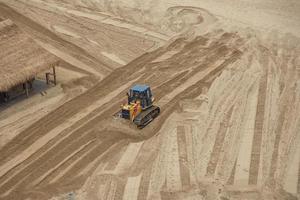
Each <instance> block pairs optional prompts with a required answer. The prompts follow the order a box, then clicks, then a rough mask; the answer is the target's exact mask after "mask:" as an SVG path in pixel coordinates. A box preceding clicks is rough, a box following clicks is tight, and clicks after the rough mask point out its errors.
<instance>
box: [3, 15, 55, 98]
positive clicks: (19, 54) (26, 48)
mask: <svg viewBox="0 0 300 200" xmlns="http://www.w3.org/2000/svg"><path fill="white" fill-rule="evenodd" d="M0 58H1V62H0V97H1V96H2V97H3V96H4V97H5V93H7V92H8V91H9V90H11V89H12V88H14V87H16V86H18V85H23V89H24V91H25V93H26V95H27V96H28V90H29V89H30V87H32V81H33V80H34V79H35V77H36V75H37V74H38V73H41V72H44V71H47V70H48V71H49V69H51V68H52V70H53V72H52V73H47V74H46V79H47V83H49V78H50V77H51V76H53V79H54V82H55V84H56V74H55V66H57V65H58V61H59V59H58V58H57V57H56V56H55V55H53V54H51V53H49V52H48V51H46V50H45V49H43V48H42V47H40V46H39V45H38V44H37V43H36V42H35V41H34V40H33V39H32V38H30V37H29V36H28V35H27V34H26V33H24V32H23V31H22V30H21V29H19V28H18V26H17V25H16V24H14V23H13V22H12V21H11V20H4V21H0Z"/></svg>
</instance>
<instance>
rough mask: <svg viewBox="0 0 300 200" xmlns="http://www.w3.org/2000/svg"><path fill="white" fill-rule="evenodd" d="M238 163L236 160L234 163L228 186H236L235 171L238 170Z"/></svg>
mask: <svg viewBox="0 0 300 200" xmlns="http://www.w3.org/2000/svg"><path fill="white" fill-rule="evenodd" d="M236 163H237V160H235V162H234V166H233V168H232V171H231V174H230V177H229V179H228V181H227V184H228V185H233V184H234V179H235V170H236Z"/></svg>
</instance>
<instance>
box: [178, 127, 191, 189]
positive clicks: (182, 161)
mask: <svg viewBox="0 0 300 200" xmlns="http://www.w3.org/2000/svg"><path fill="white" fill-rule="evenodd" d="M177 141H178V151H179V167H180V177H181V182H182V187H183V188H185V187H188V186H190V172H189V166H188V161H187V149H186V136H185V127H184V126H177Z"/></svg>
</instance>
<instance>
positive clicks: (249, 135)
mask: <svg viewBox="0 0 300 200" xmlns="http://www.w3.org/2000/svg"><path fill="white" fill-rule="evenodd" d="M257 101H258V84H256V85H255V86H253V87H252V89H251V90H250V93H249V94H248V98H247V104H246V111H245V114H244V117H243V118H244V119H243V124H242V128H241V134H242V137H243V138H242V142H241V146H240V149H239V154H238V158H237V162H236V171H235V176H234V184H236V185H245V186H246V185H248V183H249V169H250V162H251V147H252V145H253V137H254V126H255V116H256V109H257Z"/></svg>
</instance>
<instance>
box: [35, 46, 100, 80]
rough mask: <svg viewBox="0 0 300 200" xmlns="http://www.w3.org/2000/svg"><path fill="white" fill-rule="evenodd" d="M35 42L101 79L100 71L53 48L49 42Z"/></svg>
mask: <svg viewBox="0 0 300 200" xmlns="http://www.w3.org/2000/svg"><path fill="white" fill-rule="evenodd" d="M35 42H36V43H38V44H39V45H40V46H41V47H43V48H44V49H46V50H47V51H49V52H50V53H52V54H54V55H56V56H57V57H59V58H60V59H62V60H64V61H65V62H68V63H69V64H71V65H73V66H76V67H78V68H79V69H82V70H85V71H88V72H89V73H92V74H95V75H97V76H99V77H101V79H103V77H104V75H103V74H102V73H100V72H99V71H96V70H95V69H94V68H92V67H90V66H88V65H87V64H85V63H83V62H81V61H80V60H78V59H77V58H74V57H73V56H71V55H69V54H67V53H65V52H62V51H61V50H59V49H57V48H55V47H54V46H52V45H50V44H46V43H43V42H40V41H38V40H35Z"/></svg>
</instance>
